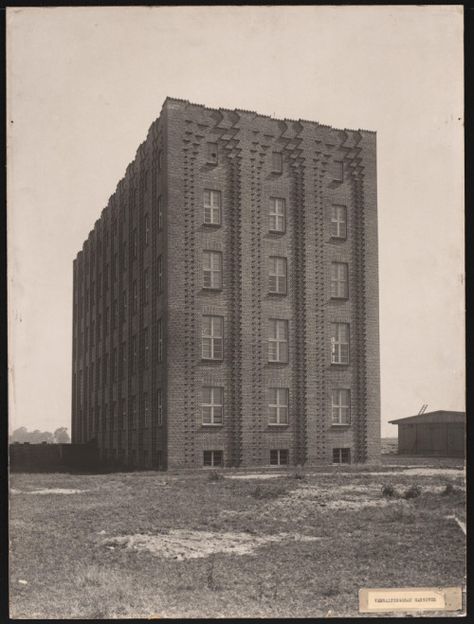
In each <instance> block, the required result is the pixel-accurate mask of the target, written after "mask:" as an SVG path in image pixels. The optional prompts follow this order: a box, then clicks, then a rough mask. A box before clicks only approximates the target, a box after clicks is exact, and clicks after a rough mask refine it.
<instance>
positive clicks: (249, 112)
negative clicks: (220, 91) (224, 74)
mask: <svg viewBox="0 0 474 624" xmlns="http://www.w3.org/2000/svg"><path fill="white" fill-rule="evenodd" d="M168 102H178V103H179V104H185V105H186V106H192V107H194V108H201V109H203V110H209V111H216V112H223V111H224V112H227V113H237V114H239V113H243V114H246V115H254V116H255V117H260V118H263V119H268V120H270V121H281V122H283V123H288V122H289V123H305V124H312V125H315V126H318V128H327V129H328V130H335V131H337V132H341V131H343V132H367V133H369V134H377V131H376V130H367V129H365V128H336V127H334V126H329V125H327V124H322V123H319V121H314V120H310V119H287V118H286V117H285V118H284V119H282V118H280V117H272V116H271V115H264V114H263V113H258V112H257V111H252V110H245V109H241V108H223V107H220V108H214V107H212V106H205V105H204V104H197V103H196V102H190V101H189V100H183V99H182V98H175V97H171V96H166V98H165V101H164V102H163V106H162V108H161V110H163V109H164V108H165V106H166V105H167V104H168Z"/></svg>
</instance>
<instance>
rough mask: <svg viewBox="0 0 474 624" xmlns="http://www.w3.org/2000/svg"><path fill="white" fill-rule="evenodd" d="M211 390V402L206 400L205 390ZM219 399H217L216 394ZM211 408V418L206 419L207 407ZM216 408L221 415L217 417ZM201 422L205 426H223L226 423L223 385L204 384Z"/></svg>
mask: <svg viewBox="0 0 474 624" xmlns="http://www.w3.org/2000/svg"><path fill="white" fill-rule="evenodd" d="M205 390H209V391H210V398H209V402H205V397H204V391H205ZM216 394H217V395H218V396H217V401H216V396H215V395H216ZM206 408H209V410H210V411H209V415H210V418H209V419H208V420H206V419H205V409H206ZM216 408H217V409H218V410H220V415H218V416H217V418H216V412H215V410H216ZM201 424H202V425H203V426H204V427H222V426H223V424H224V388H223V387H222V386H202V388H201Z"/></svg>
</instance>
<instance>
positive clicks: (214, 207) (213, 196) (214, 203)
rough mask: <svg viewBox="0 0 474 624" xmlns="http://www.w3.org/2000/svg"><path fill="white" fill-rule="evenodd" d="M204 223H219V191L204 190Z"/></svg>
mask: <svg viewBox="0 0 474 624" xmlns="http://www.w3.org/2000/svg"><path fill="white" fill-rule="evenodd" d="M204 223H206V224H208V225H220V224H221V192H220V191H213V190H210V189H205V190H204Z"/></svg>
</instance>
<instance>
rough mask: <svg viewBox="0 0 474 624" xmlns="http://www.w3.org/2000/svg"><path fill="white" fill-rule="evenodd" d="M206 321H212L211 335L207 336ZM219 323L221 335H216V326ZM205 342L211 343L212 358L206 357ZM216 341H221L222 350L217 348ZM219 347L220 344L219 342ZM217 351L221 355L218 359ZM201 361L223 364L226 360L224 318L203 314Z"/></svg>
mask: <svg viewBox="0 0 474 624" xmlns="http://www.w3.org/2000/svg"><path fill="white" fill-rule="evenodd" d="M206 319H209V320H210V333H209V334H206V333H205V330H206V327H205V325H206ZM216 321H218V323H217V325H218V326H219V327H220V330H221V331H220V335H217V336H216V335H215V334H214V324H215V322H216ZM205 340H207V341H209V353H210V356H209V357H207V356H206V355H205V349H204V345H205V342H204V341H205ZM216 341H220V350H219V348H216ZM217 345H219V342H217ZM216 351H217V352H218V353H220V355H218V356H217V357H216V356H215V353H216ZM201 359H202V360H206V361H209V362H212V361H217V362H221V361H223V359H224V317H223V316H219V315H215V314H203V316H202V320H201Z"/></svg>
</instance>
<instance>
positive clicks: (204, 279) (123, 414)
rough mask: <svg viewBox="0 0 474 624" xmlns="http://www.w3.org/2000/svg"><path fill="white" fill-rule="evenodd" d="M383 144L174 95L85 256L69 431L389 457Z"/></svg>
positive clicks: (230, 447)
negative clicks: (384, 394)
mask: <svg viewBox="0 0 474 624" xmlns="http://www.w3.org/2000/svg"><path fill="white" fill-rule="evenodd" d="M375 151H376V147H375V134H374V133H373V132H369V131H366V130H337V129H334V128H331V127H329V126H323V125H321V124H319V123H316V122H312V121H303V120H300V121H291V120H278V119H273V118H270V117H265V116H262V115H258V114H256V113H254V112H249V111H241V110H224V109H218V110H217V109H208V108H205V107H203V106H199V105H195V104H190V103H189V102H186V101H182V100H176V99H170V98H168V99H167V100H166V101H165V103H164V105H163V109H162V112H161V115H160V117H159V118H158V119H157V120H156V121H155V122H154V123H153V124H152V126H151V128H150V130H149V132H148V136H147V138H146V140H145V142H144V143H142V144H141V145H140V147H139V148H138V151H137V154H136V156H135V159H134V161H133V162H132V163H131V164H130V165H129V166H128V168H127V171H126V173H125V176H124V177H123V178H122V180H120V182H119V183H118V186H117V189H116V191H115V193H114V194H113V195H112V196H111V198H110V200H109V202H108V205H107V207H106V208H105V209H104V210H103V211H102V214H101V216H100V219H99V220H98V221H97V222H96V223H95V226H94V229H93V230H92V231H91V232H90V234H89V236H88V238H87V240H86V241H85V243H84V245H83V248H82V250H81V251H80V252H79V253H78V255H77V257H76V259H75V261H74V312H73V376H72V377H73V379H72V385H73V391H72V436H73V442H75V443H85V442H90V441H93V440H96V441H97V443H98V446H99V448H100V452H101V455H102V458H103V459H104V460H106V461H109V462H113V463H116V464H122V465H125V466H130V467H134V466H138V467H155V468H164V469H166V468H178V467H182V468H186V467H187V468H191V467H199V466H203V465H204V466H210V465H225V466H251V465H261V466H265V465H281V464H287V463H288V464H303V463H331V462H337V463H339V462H349V461H350V462H365V461H371V460H374V459H376V458H378V456H379V452H380V398H379V337H378V269H377V265H378V261H377V202H376V154H375Z"/></svg>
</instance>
